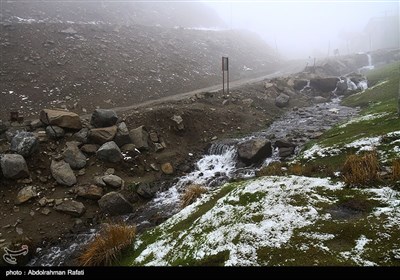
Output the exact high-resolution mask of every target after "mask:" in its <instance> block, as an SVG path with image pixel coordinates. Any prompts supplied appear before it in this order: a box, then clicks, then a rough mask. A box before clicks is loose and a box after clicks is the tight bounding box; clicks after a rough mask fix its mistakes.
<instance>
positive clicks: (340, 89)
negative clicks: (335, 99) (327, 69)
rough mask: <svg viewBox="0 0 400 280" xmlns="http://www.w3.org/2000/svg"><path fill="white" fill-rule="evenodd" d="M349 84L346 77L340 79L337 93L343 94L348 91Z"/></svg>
mask: <svg viewBox="0 0 400 280" xmlns="http://www.w3.org/2000/svg"><path fill="white" fill-rule="evenodd" d="M347 89H348V86H347V81H346V80H345V79H343V80H340V81H338V82H337V84H336V94H339V95H342V94H345V93H346V92H347Z"/></svg>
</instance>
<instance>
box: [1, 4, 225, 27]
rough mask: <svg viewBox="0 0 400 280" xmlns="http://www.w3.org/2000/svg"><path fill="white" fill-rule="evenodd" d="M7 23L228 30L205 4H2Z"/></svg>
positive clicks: (2, 11)
mask: <svg viewBox="0 0 400 280" xmlns="http://www.w3.org/2000/svg"><path fill="white" fill-rule="evenodd" d="M1 5H2V8H1V14H2V20H3V21H6V22H8V21H11V22H19V21H21V20H23V19H26V20H36V21H42V22H47V23H60V22H67V21H68V22H75V23H79V22H81V23H82V22H83V23H85V22H102V23H107V24H117V25H135V24H140V25H148V26H155V25H160V26H163V27H176V26H181V27H219V28H222V27H224V23H223V21H222V20H221V19H220V18H219V17H218V15H217V14H216V13H215V12H214V10H212V9H210V8H209V7H207V6H206V5H204V4H202V3H194V2H192V3H190V2H186V3H176V2H175V3H173V2H170V1H165V3H162V1H157V2H156V3H155V2H153V1H149V2H147V3H146V1H119V0H111V1H110V0H109V1H99V0H98V1H86V0H75V1H58V0H52V1H49V0H47V1H40V0H34V1H33V0H32V1H24V2H18V1H2V3H1Z"/></svg>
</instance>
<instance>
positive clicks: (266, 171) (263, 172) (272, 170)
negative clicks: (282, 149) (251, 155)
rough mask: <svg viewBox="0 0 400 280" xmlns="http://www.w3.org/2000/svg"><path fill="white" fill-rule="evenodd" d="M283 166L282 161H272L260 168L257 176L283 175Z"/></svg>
mask: <svg viewBox="0 0 400 280" xmlns="http://www.w3.org/2000/svg"><path fill="white" fill-rule="evenodd" d="M282 167H283V163H282V162H272V163H271V164H269V165H268V166H263V167H262V168H261V169H260V170H257V171H256V176H257V177H262V176H281V175H283V170H282Z"/></svg>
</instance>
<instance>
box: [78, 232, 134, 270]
mask: <svg viewBox="0 0 400 280" xmlns="http://www.w3.org/2000/svg"><path fill="white" fill-rule="evenodd" d="M135 235H136V227H135V226H129V225H125V224H105V225H104V227H103V228H102V230H101V231H100V233H99V234H98V235H97V236H96V237H95V239H94V240H93V241H92V242H90V243H89V244H88V245H87V247H86V249H85V251H84V252H83V254H82V255H81V256H80V257H79V259H78V261H79V264H80V265H82V266H104V265H111V264H113V263H114V262H115V261H117V259H118V257H119V256H120V255H121V253H122V251H123V250H125V249H127V248H128V247H129V246H130V245H131V244H132V242H133V240H134V238H135Z"/></svg>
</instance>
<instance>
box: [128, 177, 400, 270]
mask: <svg viewBox="0 0 400 280" xmlns="http://www.w3.org/2000/svg"><path fill="white" fill-rule="evenodd" d="M224 188H231V190H230V191H229V192H227V194H226V195H224V196H222V197H221V198H219V199H218V200H216V201H215V202H214V204H212V202H213V197H214V196H216V195H218V193H219V192H220V191H224ZM345 191H346V190H345V189H344V185H343V184H342V183H332V182H330V181H329V180H328V179H321V178H308V177H300V176H289V177H276V176H274V177H261V178H258V179H254V180H249V181H246V182H244V183H243V182H242V183H233V184H231V185H229V184H228V185H225V186H224V187H223V188H222V189H220V190H218V191H214V192H212V193H209V194H207V195H206V196H204V197H203V198H202V199H200V200H198V201H196V202H195V203H194V204H192V205H190V206H188V207H186V208H185V209H183V210H182V211H181V212H179V213H178V214H176V215H174V216H173V217H172V218H170V219H169V220H167V221H166V222H165V223H163V224H162V225H160V226H159V227H157V228H156V229H154V230H153V231H152V232H150V233H147V234H144V235H142V236H141V237H139V238H138V239H137V240H136V242H135V251H136V256H135V259H134V260H133V263H131V264H133V265H137V264H141V265H156V266H158V265H163V266H165V265H172V264H177V263H179V264H183V265H185V264H193V263H201V262H202V260H204V259H207V258H208V257H210V256H218V255H220V254H222V255H224V256H225V257H224V258H225V259H224V261H223V264H224V265H227V266H232V265H233V266H236V265H240V266H243V265H244V266H249V265H250V266H254V265H269V264H275V263H274V262H273V260H271V259H268V258H265V256H264V255H263V254H262V253H260V252H261V251H262V250H270V251H271V252H274V250H275V251H276V250H277V251H279V250H282V254H284V253H285V250H297V252H299V254H301V253H306V252H307V251H308V250H318V251H319V252H322V253H321V254H328V255H332V254H336V255H335V258H337V261H338V262H342V263H350V264H356V265H375V264H376V263H375V261H371V260H368V256H365V254H364V253H365V248H366V247H368V245H369V244H375V243H376V242H379V240H374V242H372V240H371V237H369V236H370V234H371V233H369V232H366V233H363V234H362V235H361V236H358V238H357V239H356V240H354V244H355V246H354V248H352V249H350V250H342V251H339V252H336V251H333V250H331V249H330V248H329V246H328V245H327V244H326V242H328V241H330V240H332V239H334V238H335V237H337V236H336V235H335V234H334V233H330V232H326V231H325V232H324V231H323V230H321V231H320V232H319V231H318V230H319V228H318V227H314V226H315V224H321V223H324V222H325V223H330V222H333V221H332V217H331V214H329V213H328V212H327V211H324V209H326V208H324V206H323V205H325V206H326V205H334V204H336V203H337V202H338V200H337V198H336V197H339V195H336V194H339V193H340V192H345ZM365 194H368V195H369V196H370V197H371V199H374V200H379V201H380V202H382V203H383V204H384V205H385V206H384V207H383V208H376V209H374V211H373V213H371V214H370V215H369V216H368V218H366V219H369V218H371V219H376V218H378V219H379V221H380V223H381V224H383V225H384V226H387V227H389V226H393V223H395V222H398V221H399V218H400V211H399V210H398V207H399V205H400V196H399V192H397V191H394V190H391V189H389V188H387V189H372V190H365ZM199 213H200V214H199ZM383 213H385V214H383ZM193 216H194V217H197V218H195V219H194V220H193V221H190V222H188V220H190V219H193V218H192V217H193ZM387 234H389V235H390V231H388V232H387ZM294 238H295V239H296V241H293V242H292V239H294ZM299 238H300V239H299ZM298 239H299V240H305V241H304V242H301V241H299V240H298ZM150 240H151V241H150ZM399 248H400V244H393V248H391V249H392V250H398V249H399ZM292 257H293V256H292ZM295 259H296V258H293V259H291V258H289V257H288V258H287V259H286V260H285V262H289V263H290V261H295ZM316 262H318V260H316ZM282 264H284V263H282Z"/></svg>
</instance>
